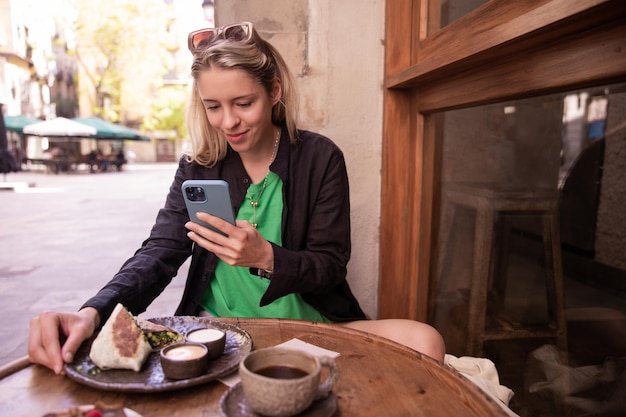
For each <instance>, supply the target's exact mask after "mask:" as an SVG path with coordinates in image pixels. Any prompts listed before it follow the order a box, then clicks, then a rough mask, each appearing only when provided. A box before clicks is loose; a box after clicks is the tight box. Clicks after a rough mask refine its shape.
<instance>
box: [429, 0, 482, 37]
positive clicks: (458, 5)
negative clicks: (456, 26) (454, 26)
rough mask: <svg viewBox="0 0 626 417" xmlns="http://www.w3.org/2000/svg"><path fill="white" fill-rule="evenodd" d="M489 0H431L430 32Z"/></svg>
mask: <svg viewBox="0 0 626 417" xmlns="http://www.w3.org/2000/svg"><path fill="white" fill-rule="evenodd" d="M488 1H489V0H430V2H429V27H428V33H434V32H436V31H437V30H438V29H441V28H442V27H445V26H447V25H449V24H450V23H452V22H454V21H455V20H457V19H458V18H460V17H462V16H464V15H466V14H468V13H469V12H471V11H472V10H474V9H477V8H478V7H480V6H482V5H483V4H485V3H487V2H488Z"/></svg>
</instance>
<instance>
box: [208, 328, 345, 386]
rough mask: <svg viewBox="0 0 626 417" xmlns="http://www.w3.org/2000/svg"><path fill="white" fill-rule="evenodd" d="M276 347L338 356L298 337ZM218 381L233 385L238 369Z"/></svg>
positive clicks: (236, 379)
mask: <svg viewBox="0 0 626 417" xmlns="http://www.w3.org/2000/svg"><path fill="white" fill-rule="evenodd" d="M276 347H284V348H288V349H294V350H301V351H304V352H307V353H309V354H311V355H313V356H318V357H319V356H330V357H331V358H333V359H336V358H338V357H339V353H338V352H333V351H332V350H328V349H324V348H321V347H319V346H316V345H312V344H311V343H307V342H303V341H302V340H300V339H295V338H294V339H291V340H288V341H286V342H284V343H281V344H280V345H276ZM218 381H220V382H221V383H222V384H225V385H227V386H229V387H232V386H235V385H237V384H238V383H239V381H240V378H239V369H236V370H235V371H233V372H231V373H230V374H228V375H226V376H224V377H222V378H219V379H218Z"/></svg>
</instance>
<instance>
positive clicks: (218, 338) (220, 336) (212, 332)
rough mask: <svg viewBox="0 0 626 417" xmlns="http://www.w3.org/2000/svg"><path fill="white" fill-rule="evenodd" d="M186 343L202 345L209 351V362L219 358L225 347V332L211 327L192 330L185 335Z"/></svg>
mask: <svg viewBox="0 0 626 417" xmlns="http://www.w3.org/2000/svg"><path fill="white" fill-rule="evenodd" d="M186 339H187V341H188V342H193V343H202V344H203V345H204V346H206V347H207V349H208V351H209V355H208V356H209V360H213V359H217V358H219V357H220V356H221V355H222V353H224V348H225V347H226V332H223V331H222V330H219V329H215V328H212V327H203V328H200V329H194V330H192V331H190V332H189V333H187V335H186Z"/></svg>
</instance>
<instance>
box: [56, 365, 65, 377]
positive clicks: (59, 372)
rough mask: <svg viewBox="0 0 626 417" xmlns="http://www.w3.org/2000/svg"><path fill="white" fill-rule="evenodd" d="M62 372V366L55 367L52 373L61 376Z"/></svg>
mask: <svg viewBox="0 0 626 417" xmlns="http://www.w3.org/2000/svg"><path fill="white" fill-rule="evenodd" d="M62 370H63V366H57V367H55V368H54V373H55V374H57V375H61V371H62Z"/></svg>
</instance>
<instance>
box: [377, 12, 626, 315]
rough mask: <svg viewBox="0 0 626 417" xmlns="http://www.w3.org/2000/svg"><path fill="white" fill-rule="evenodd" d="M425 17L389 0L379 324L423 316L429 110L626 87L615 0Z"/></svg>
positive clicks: (625, 29) (430, 250) (433, 167)
mask: <svg viewBox="0 0 626 417" xmlns="http://www.w3.org/2000/svg"><path fill="white" fill-rule="evenodd" d="M431 1H432V2H433V3H435V2H437V1H438V0H431ZM427 10H428V4H427V0H388V1H387V2H386V16H385V18H386V31H385V32H386V36H385V42H386V44H385V80H384V85H385V89H386V90H385V94H384V109H383V146H382V149H383V153H382V178H381V187H382V191H381V193H382V194H381V233H380V239H381V241H380V271H379V297H378V298H379V306H378V307H379V317H380V318H392V317H401V318H411V319H416V320H420V321H426V320H427V317H428V298H429V295H428V294H429V285H428V284H429V281H430V280H429V277H430V275H431V265H433V264H434V263H433V261H432V257H433V256H434V252H435V251H434V245H435V243H436V239H435V236H437V225H438V218H439V205H440V197H439V187H438V183H439V175H440V166H441V162H440V158H441V140H440V138H438V137H437V135H439V134H440V133H441V129H439V128H438V118H437V117H433V116H429V115H431V114H433V113H436V112H441V111H446V110H452V109H457V108H463V107H470V106H477V105H483V104H488V103H494V102H499V101H503V100H510V99H520V98H526V97H531V96H537V95H543V94H549V93H557V92H565V91H571V90H574V89H579V88H586V87H591V86H597V85H604V84H609V83H613V82H621V81H625V80H626V2H624V1H623V0H577V1H576V2H572V1H571V0H526V1H523V2H520V1H516V0H491V1H490V2H488V3H486V4H484V5H483V6H481V7H479V8H478V9H476V10H474V11H472V12H471V13H469V14H467V15H466V16H463V17H461V18H460V19H458V20H456V21H455V22H453V23H451V24H449V25H447V26H445V27H444V28H442V29H440V30H437V31H436V32H435V33H433V34H431V35H427V31H426V26H427V22H428V19H429V17H428V16H427V13H426V11H427ZM431 19H432V17H431Z"/></svg>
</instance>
